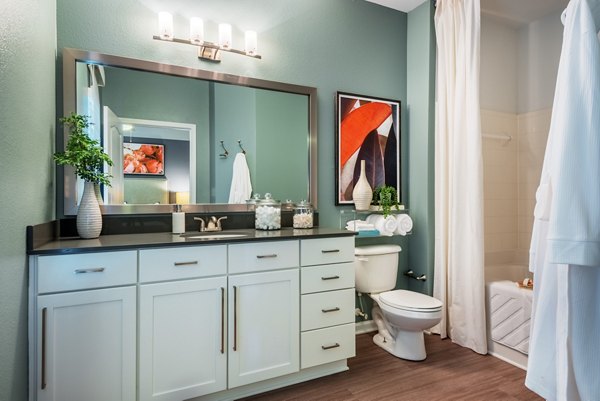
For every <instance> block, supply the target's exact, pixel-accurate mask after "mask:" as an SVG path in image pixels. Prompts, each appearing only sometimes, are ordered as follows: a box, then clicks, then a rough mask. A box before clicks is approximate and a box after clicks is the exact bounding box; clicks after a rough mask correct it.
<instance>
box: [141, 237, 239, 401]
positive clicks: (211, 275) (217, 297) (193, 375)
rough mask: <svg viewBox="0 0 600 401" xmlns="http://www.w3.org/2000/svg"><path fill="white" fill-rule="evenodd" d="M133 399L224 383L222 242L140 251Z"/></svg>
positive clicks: (183, 395)
mask: <svg viewBox="0 0 600 401" xmlns="http://www.w3.org/2000/svg"><path fill="white" fill-rule="evenodd" d="M139 257H140V267H139V269H140V289H139V350H140V352H139V400H140V401H147V400H160V401H179V400H184V399H189V398H194V397H199V396H202V395H205V394H209V393H213V392H217V391H221V390H225V389H226V387H227V355H226V351H227V350H226V333H227V322H226V313H227V311H226V299H227V277H226V273H227V246H226V245H218V246H205V247H176V248H159V249H142V250H140V256H139Z"/></svg>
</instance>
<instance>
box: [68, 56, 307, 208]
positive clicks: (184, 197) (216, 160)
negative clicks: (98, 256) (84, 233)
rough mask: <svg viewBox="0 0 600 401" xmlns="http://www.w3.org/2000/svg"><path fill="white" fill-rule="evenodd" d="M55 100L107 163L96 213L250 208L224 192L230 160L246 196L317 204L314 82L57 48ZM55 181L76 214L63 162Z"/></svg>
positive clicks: (230, 177)
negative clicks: (58, 97)
mask: <svg viewBox="0 0 600 401" xmlns="http://www.w3.org/2000/svg"><path fill="white" fill-rule="evenodd" d="M63 101H64V105H63V106H64V107H63V112H64V114H65V115H67V114H70V113H71V112H76V113H78V114H84V115H88V116H89V117H90V121H91V123H92V125H91V127H90V131H89V134H90V136H92V137H94V138H95V139H98V140H99V141H100V142H101V144H102V145H103V147H104V149H105V151H106V152H107V153H108V154H109V156H110V157H111V159H112V160H113V162H114V166H113V167H112V168H111V167H108V166H106V168H107V169H108V171H109V173H110V174H111V175H112V176H113V178H112V185H111V186H110V187H106V188H102V189H101V193H102V197H103V201H104V205H102V209H103V213H104V214H149V213H169V212H171V211H172V210H173V205H174V204H183V205H184V210H186V211H188V212H198V213H210V212H243V211H248V210H249V208H250V206H248V204H247V203H246V200H245V199H242V197H240V196H239V195H237V196H234V195H233V194H231V193H230V192H232V191H231V185H232V182H233V181H234V180H236V179H238V178H239V176H238V175H237V174H235V172H236V171H234V169H237V168H238V167H239V164H236V165H235V166H234V161H235V162H236V163H238V160H237V159H240V160H244V159H245V162H246V165H247V168H248V171H249V172H250V183H251V186H252V194H259V195H264V194H265V193H266V192H270V193H272V194H273V196H274V197H275V198H276V199H281V200H282V201H285V200H288V199H289V200H292V201H300V200H303V199H306V200H308V201H310V202H311V203H312V204H313V205H314V206H315V208H316V207H317V121H316V113H317V90H316V88H313V87H306V86H300V85H293V84H287V83H281V82H274V81H267V80H261V79H255V78H248V77H242V76H236V75H230V74H223V73H217V72H213V71H207V70H200V69H193V68H188V67H182V66H176V65H169V64H162V63H156V62H152V61H145V60H138V59H131V58H125V57H120V56H113V55H107V54H102V53H97V52H92V51H84V50H76V49H64V50H63ZM67 139H68V132H64V143H66V141H67ZM238 153H242V154H243V156H244V157H238V156H239V155H238ZM139 155H141V156H139ZM148 155H150V156H148ZM142 160H145V161H142ZM148 160H149V162H148ZM59 182H60V180H59ZM62 183H63V191H62V192H63V202H62V203H63V207H64V215H65V216H69V215H75V214H76V213H77V207H78V202H79V199H80V197H81V191H82V187H83V185H82V183H81V182H78V180H77V179H76V177H75V176H74V174H73V171H72V170H71V169H70V168H68V167H67V168H64V170H63V182H62ZM58 203H59V204H60V202H58Z"/></svg>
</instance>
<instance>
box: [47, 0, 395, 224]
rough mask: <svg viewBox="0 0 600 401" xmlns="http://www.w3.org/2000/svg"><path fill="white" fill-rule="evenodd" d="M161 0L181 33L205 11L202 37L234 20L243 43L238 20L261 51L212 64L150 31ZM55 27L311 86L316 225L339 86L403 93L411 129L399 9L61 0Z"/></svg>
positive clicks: (326, 205)
mask: <svg viewBox="0 0 600 401" xmlns="http://www.w3.org/2000/svg"><path fill="white" fill-rule="evenodd" d="M154 6H156V7H154ZM159 8H160V9H162V8H164V9H165V10H167V11H171V12H173V13H174V15H175V17H174V20H175V33H176V35H177V36H184V35H186V30H187V29H188V28H187V27H188V21H187V18H189V17H190V16H192V15H194V14H195V15H200V16H202V17H204V19H205V21H206V22H205V31H206V37H207V40H216V32H217V28H216V23H217V22H218V21H227V22H229V23H231V24H232V26H233V40H234V46H242V44H243V33H242V32H243V30H245V29H251V28H254V29H256V30H257V31H258V39H259V42H258V46H259V52H260V53H261V54H262V56H263V58H262V60H256V59H252V58H249V57H243V56H239V55H236V54H231V53H225V54H223V57H222V58H223V61H222V62H221V63H219V64H214V63H209V62H204V61H200V60H198V58H197V57H196V55H195V49H194V48H192V47H190V46H185V45H180V44H174V43H165V42H158V41H154V40H152V35H153V34H155V33H156V26H157V16H156V15H157V14H156V13H157V12H158V11H159ZM57 29H58V48H59V50H60V49H62V48H63V47H74V48H80V49H90V50H96V51H100V52H103V53H109V54H116V55H120V56H125V57H133V58H140V59H146V60H152V61H158V62H165V63H169V64H178V65H183V66H189V67H194V68H201V69H206V70H214V71H219V72H224V73H231V74H237V75H244V76H251V77H256V78H261V79H269V80H273V81H281V82H288V83H294V84H301V85H308V86H314V87H317V88H318V101H319V104H318V132H319V136H318V148H319V156H318V162H319V172H318V174H319V188H318V191H319V199H318V207H319V211H320V212H321V214H320V224H321V225H325V226H337V225H338V221H339V220H338V212H337V208H336V207H335V205H334V202H335V184H334V178H335V165H334V143H335V142H334V141H335V129H334V119H335V117H334V96H335V93H336V91H346V92H353V93H359V94H365V95H371V96H378V97H384V98H391V99H399V100H401V101H402V105H403V110H402V121H403V123H402V133H403V139H404V140H406V138H407V135H406V133H407V125H406V119H405V118H404V114H405V109H404V107H405V105H406V14H405V13H401V12H396V11H393V10H390V9H388V8H384V7H381V6H378V5H374V4H372V3H368V2H365V1H363V0H327V1H323V0H303V1H292V0H285V1H283V0H253V1H247V0H231V1H227V2H224V1H220V0H205V1H201V2H198V1H192V0H180V1H177V2H166V1H164V2H161V3H159V2H152V3H151V2H148V1H143V2H142V1H141V0H140V1H137V0H103V1H102V2H98V1H92V0H58V12H57ZM236 43H237V44H236ZM217 144H218V143H217ZM406 144H407V142H405V143H403V145H406ZM403 149H406V146H403ZM230 151H231V150H230Z"/></svg>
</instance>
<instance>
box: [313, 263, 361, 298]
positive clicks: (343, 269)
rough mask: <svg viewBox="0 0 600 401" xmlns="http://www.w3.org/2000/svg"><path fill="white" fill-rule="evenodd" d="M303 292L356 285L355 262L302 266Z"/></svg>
mask: <svg viewBox="0 0 600 401" xmlns="http://www.w3.org/2000/svg"><path fill="white" fill-rule="evenodd" d="M301 276H302V281H301V283H302V284H301V285H302V294H308V293H311V292H320V291H331V290H339V289H342V288H352V287H354V262H348V263H337V264H334V265H324V266H310V267H303V268H302V273H301Z"/></svg>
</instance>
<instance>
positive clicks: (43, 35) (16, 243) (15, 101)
mask: <svg viewBox="0 0 600 401" xmlns="http://www.w3.org/2000/svg"><path fill="white" fill-rule="evenodd" d="M54 9H55V2H54V0H47V1H32V0H2V2H0V168H1V169H2V174H1V175H0V188H1V189H2V190H1V191H0V205H2V208H1V209H0V222H1V226H2V229H1V230H0V233H1V234H0V400H1V401H24V400H26V399H27V268H26V259H25V226H26V225H29V224H39V223H43V222H45V221H49V220H52V219H53V218H54V186H53V176H54V164H53V162H52V160H51V155H52V152H53V151H54V138H55V133H54V130H55V107H54V102H55V86H54V76H55V75H54V74H55V43H56V42H55V32H56V31H55V12H54Z"/></svg>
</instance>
